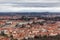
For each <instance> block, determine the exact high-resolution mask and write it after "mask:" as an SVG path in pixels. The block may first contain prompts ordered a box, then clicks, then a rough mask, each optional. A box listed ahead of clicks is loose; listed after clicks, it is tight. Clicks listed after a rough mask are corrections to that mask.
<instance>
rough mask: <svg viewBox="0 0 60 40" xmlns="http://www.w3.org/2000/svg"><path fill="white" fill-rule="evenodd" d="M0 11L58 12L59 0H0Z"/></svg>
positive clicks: (59, 9) (59, 7) (59, 10)
mask: <svg viewBox="0 0 60 40" xmlns="http://www.w3.org/2000/svg"><path fill="white" fill-rule="evenodd" d="M0 12H60V0H0Z"/></svg>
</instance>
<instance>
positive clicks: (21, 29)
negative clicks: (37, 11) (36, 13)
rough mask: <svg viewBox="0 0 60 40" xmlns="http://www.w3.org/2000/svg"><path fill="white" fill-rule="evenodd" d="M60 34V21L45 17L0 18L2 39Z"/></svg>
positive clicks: (17, 39) (20, 38) (10, 39)
mask: <svg viewBox="0 0 60 40" xmlns="http://www.w3.org/2000/svg"><path fill="white" fill-rule="evenodd" d="M58 34H60V21H56V22H54V21H46V20H43V19H37V18H36V17H35V18H34V20H30V21H24V20H0V40H12V39H15V40H22V39H24V38H25V39H28V38H34V37H35V36H45V35H46V36H56V35H58Z"/></svg>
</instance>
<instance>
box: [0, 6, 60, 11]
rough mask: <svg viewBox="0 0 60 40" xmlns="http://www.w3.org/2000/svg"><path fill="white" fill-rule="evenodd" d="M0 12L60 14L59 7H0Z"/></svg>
mask: <svg viewBox="0 0 60 40" xmlns="http://www.w3.org/2000/svg"><path fill="white" fill-rule="evenodd" d="M0 12H60V7H58V8H57V7H12V6H0Z"/></svg>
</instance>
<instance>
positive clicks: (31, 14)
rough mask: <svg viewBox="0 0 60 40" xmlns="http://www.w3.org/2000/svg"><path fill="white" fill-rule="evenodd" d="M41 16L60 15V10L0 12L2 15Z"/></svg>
mask: <svg viewBox="0 0 60 40" xmlns="http://www.w3.org/2000/svg"><path fill="white" fill-rule="evenodd" d="M14 15H21V16H41V15H60V13H59V12H0V16H14Z"/></svg>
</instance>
